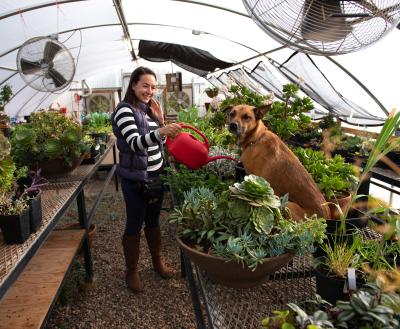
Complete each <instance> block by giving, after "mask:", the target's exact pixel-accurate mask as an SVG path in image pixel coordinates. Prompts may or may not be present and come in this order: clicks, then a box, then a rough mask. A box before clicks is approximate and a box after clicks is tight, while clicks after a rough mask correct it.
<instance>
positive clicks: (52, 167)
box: [40, 154, 86, 177]
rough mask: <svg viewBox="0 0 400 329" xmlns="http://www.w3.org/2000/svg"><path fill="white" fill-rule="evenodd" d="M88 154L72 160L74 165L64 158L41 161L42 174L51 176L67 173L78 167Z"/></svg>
mask: <svg viewBox="0 0 400 329" xmlns="http://www.w3.org/2000/svg"><path fill="white" fill-rule="evenodd" d="M85 156H86V154H82V155H81V157H79V158H75V159H74V160H72V166H68V165H67V164H66V163H65V161H64V159H51V160H46V161H42V162H40V168H41V169H42V176H44V177H51V176H58V175H62V174H67V173H69V172H71V171H72V170H74V169H75V168H76V167H78V166H79V165H80V164H81V163H82V161H83V159H84V158H85Z"/></svg>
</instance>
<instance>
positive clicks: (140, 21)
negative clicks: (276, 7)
mask: <svg viewBox="0 0 400 329" xmlns="http://www.w3.org/2000/svg"><path fill="white" fill-rule="evenodd" d="M49 35H58V40H59V41H60V42H61V43H63V44H64V45H65V46H66V47H67V48H68V49H69V50H70V52H71V54H72V56H73V58H74V61H75V65H76V71H75V75H74V78H73V80H74V81H80V80H83V79H88V78H90V77H92V76H95V75H97V74H99V73H101V72H104V71H106V70H108V69H111V68H121V69H122V68H127V67H129V68H130V69H133V68H134V67H135V66H137V65H140V64H141V60H140V58H137V55H138V44H139V41H140V40H148V41H159V42H165V43H172V44H179V45H183V46H190V47H194V48H199V49H201V50H204V51H206V52H209V53H210V54H211V55H213V56H215V57H216V58H218V59H219V60H222V61H225V62H232V63H239V64H237V65H235V66H233V67H232V68H231V70H232V72H234V73H231V74H229V71H230V69H225V70H223V71H217V72H214V73H213V72H210V74H209V75H208V76H207V77H208V78H209V81H210V82H211V83H212V82H213V81H214V82H215V81H216V78H218V77H219V76H220V75H221V73H223V72H226V73H228V76H230V77H235V78H238V74H237V73H235V72H236V71H234V70H236V69H237V68H241V69H242V70H241V72H245V73H243V74H245V75H246V79H248V78H249V77H248V76H247V74H248V73H249V72H251V71H252V70H253V69H254V68H256V66H257V64H258V63H259V62H260V61H263V62H264V64H265V65H270V61H269V60H268V58H271V59H272V60H273V61H274V62H276V63H280V64H282V63H284V62H285V61H286V60H287V59H288V58H289V56H290V55H291V54H292V53H293V50H291V49H289V48H286V47H283V46H282V45H281V44H279V43H278V42H276V41H275V40H273V39H272V38H271V37H269V36H268V35H267V34H266V33H265V32H264V31H262V30H261V29H260V28H259V27H258V25H257V24H256V23H255V22H253V20H252V19H251V17H249V15H248V13H247V11H246V9H245V7H244V5H243V3H242V1H241V0H219V1H206V0H196V1H191V0H146V1H132V0H130V1H129V0H58V1H57V0H56V1H45V0H25V1H21V0H2V1H1V2H0V86H1V85H3V84H5V83H7V84H9V85H11V87H12V90H13V92H14V96H13V98H12V100H11V101H10V102H9V103H8V104H7V105H6V113H7V114H8V115H10V116H15V115H17V114H18V115H26V114H29V113H30V112H32V111H35V110H37V109H39V108H43V107H47V106H48V105H49V104H51V103H52V102H53V101H54V99H56V98H57V97H59V96H60V93H62V92H64V91H66V90H68V88H66V89H65V90H62V91H58V92H56V93H50V92H39V91H36V90H34V89H32V88H31V87H30V86H27V85H26V84H25V82H24V81H23V80H22V78H21V76H20V75H19V73H18V70H17V64H16V56H17V53H18V49H19V47H20V46H21V45H22V44H23V43H24V42H25V41H26V40H28V39H30V38H33V37H38V36H49ZM399 37H400V31H399V30H398V29H394V30H393V31H391V32H390V33H389V34H388V35H387V36H385V37H384V38H382V39H381V40H379V41H378V42H376V43H375V44H372V45H371V46H370V47H368V48H366V49H364V50H360V51H356V52H353V53H349V54H346V55H339V56H333V57H332V58H333V59H334V60H335V61H336V62H337V63H339V64H340V65H342V66H343V67H344V68H345V69H347V70H348V71H349V72H351V73H352V75H353V76H354V77H355V78H356V79H358V80H359V81H360V82H361V83H362V84H363V85H364V87H365V89H363V88H362V87H360V85H359V84H358V83H357V82H356V81H355V79H353V78H352V77H351V76H349V75H348V74H346V73H345V72H344V71H343V70H342V69H341V68H340V67H339V66H337V65H335V64H334V63H333V62H332V61H330V60H329V59H327V58H325V57H323V56H315V55H312V56H311V58H312V59H313V61H314V62H315V64H316V65H317V67H318V69H319V70H320V71H321V72H322V73H323V76H324V79H325V81H324V82H323V83H319V80H318V79H321V77H320V76H318V74H308V73H309V70H308V67H303V68H302V70H300V69H299V72H302V73H301V74H300V73H297V70H295V71H296V72H295V75H298V76H297V78H300V79H303V80H305V82H306V83H307V82H310V83H309V85H313V86H319V85H326V81H329V84H330V85H332V86H333V89H334V90H335V92H337V93H338V94H339V95H340V96H343V98H344V99H346V100H349V103H350V102H351V103H352V104H353V103H354V104H356V108H357V109H358V108H361V109H362V110H359V111H358V112H357V113H358V119H357V120H358V121H353V122H358V123H360V124H368V123H379V121H380V120H382V119H384V118H385V117H386V116H387V112H388V111H390V110H391V109H392V108H400V97H399V94H398V91H397V90H398V82H397V78H398V77H399V76H400V67H399V65H398V64H397V61H398V59H397V57H398V53H399V50H400V43H399ZM131 46H132V48H130V47H131ZM277 49H279V50H277ZM262 54H267V55H266V56H268V58H267V57H266V56H262ZM133 59H135V60H134V61H133ZM157 65H158V64H157V63H151V64H150V65H149V66H151V67H152V68H154V69H155V70H157ZM298 65H300V64H298ZM298 68H300V66H298ZM275 71H276V70H275ZM274 74H278V75H279V73H274ZM275 78H276V79H280V80H282V81H285V79H286V78H285V77H284V76H283V75H282V76H279V77H275ZM251 79H252V78H251V76H250V80H251ZM307 79H317V81H312V83H311V81H307ZM233 81H234V79H233ZM286 81H288V80H286ZM251 82H256V81H254V80H251V81H250V83H251ZM365 90H368V91H369V92H370V94H368V92H366V91H365ZM371 95H372V97H371ZM373 97H375V98H376V99H375V100H374V98H373ZM339 103H341V101H340V102H338V103H333V104H334V106H333V109H334V108H335V104H339ZM379 103H380V104H379ZM321 105H322V107H324V106H323V104H321ZM325 109H326V108H325ZM328 110H332V108H329V109H328ZM346 111H348V110H347V109H346V108H345V107H343V108H341V109H340V113H341V115H342V116H343V118H345V117H346V116H347V117H348V118H353V117H356V116H355V115H354V113H350V111H348V112H349V113H346ZM322 112H323V111H322ZM360 114H361V116H360ZM363 117H364V118H365V120H363ZM350 121H351V120H350Z"/></svg>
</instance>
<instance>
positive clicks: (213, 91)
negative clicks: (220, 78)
mask: <svg viewBox="0 0 400 329" xmlns="http://www.w3.org/2000/svg"><path fill="white" fill-rule="evenodd" d="M204 91H205V92H206V94H207V96H208V97H210V98H214V97H216V96H217V95H218V93H219V88H218V87H208V88H206V89H205V90H204Z"/></svg>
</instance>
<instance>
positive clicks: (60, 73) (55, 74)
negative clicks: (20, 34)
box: [17, 37, 75, 92]
mask: <svg viewBox="0 0 400 329" xmlns="http://www.w3.org/2000/svg"><path fill="white" fill-rule="evenodd" d="M17 67H18V71H19V74H20V75H21V77H22V79H23V80H24V81H25V83H26V84H28V85H29V86H30V87H32V88H34V89H36V90H38V91H47V92H54V91H57V90H61V89H64V88H65V87H66V86H68V85H69V84H70V82H71V81H72V78H73V77H74V74H75V62H74V59H73V57H72V55H71V53H70V51H69V50H68V49H67V48H66V47H65V46H64V45H63V44H62V43H61V42H59V41H57V40H56V39H55V38H51V37H36V38H32V39H29V40H27V41H26V42H25V43H24V44H23V45H22V46H21V47H20V48H19V50H18V54H17Z"/></svg>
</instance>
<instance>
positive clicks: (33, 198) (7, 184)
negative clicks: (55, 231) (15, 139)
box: [0, 134, 47, 233]
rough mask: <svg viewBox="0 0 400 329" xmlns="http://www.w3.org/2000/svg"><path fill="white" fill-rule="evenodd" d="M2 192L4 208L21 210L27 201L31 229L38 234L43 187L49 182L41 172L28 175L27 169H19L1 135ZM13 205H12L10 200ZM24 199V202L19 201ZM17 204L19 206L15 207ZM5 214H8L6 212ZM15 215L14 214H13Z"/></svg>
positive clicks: (0, 169)
mask: <svg viewBox="0 0 400 329" xmlns="http://www.w3.org/2000/svg"><path fill="white" fill-rule="evenodd" d="M0 150H1V151H0V186H1V187H0V191H1V192H3V202H4V207H6V204H8V205H9V206H10V207H11V208H15V207H16V209H17V211H18V210H20V208H21V206H20V204H21V203H22V204H25V201H27V203H28V206H29V229H30V232H31V233H33V232H36V231H37V229H38V228H39V227H40V225H41V223H42V207H41V189H40V188H41V187H42V186H44V185H46V184H47V181H46V180H45V179H43V178H41V177H40V170H39V171H37V172H30V173H28V168H27V167H25V166H24V167H21V168H17V167H16V166H15V164H14V162H13V161H12V158H11V156H10V144H9V142H8V140H7V139H6V138H5V137H4V136H3V135H2V134H0ZM10 197H11V201H12V204H11V205H10V204H9V203H10V200H9V198H10ZM18 199H22V201H17V200H18ZM14 202H17V205H14ZM5 213H8V212H6V211H5ZM12 214H13V215H14V212H12Z"/></svg>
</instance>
